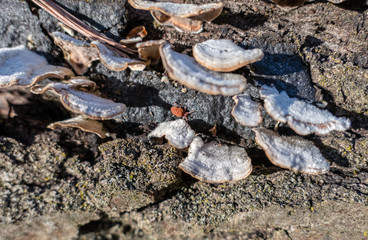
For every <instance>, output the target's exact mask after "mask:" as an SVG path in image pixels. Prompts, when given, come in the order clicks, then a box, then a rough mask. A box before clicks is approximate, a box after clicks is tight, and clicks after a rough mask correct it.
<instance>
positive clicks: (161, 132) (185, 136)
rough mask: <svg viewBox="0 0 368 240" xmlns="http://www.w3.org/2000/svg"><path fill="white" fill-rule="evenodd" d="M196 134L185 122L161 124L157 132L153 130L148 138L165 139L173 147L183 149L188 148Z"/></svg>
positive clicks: (177, 121)
mask: <svg viewBox="0 0 368 240" xmlns="http://www.w3.org/2000/svg"><path fill="white" fill-rule="evenodd" d="M194 136H195V132H194V131H193V130H192V129H191V128H190V126H189V124H188V123H187V122H186V121H185V120H183V119H178V120H175V121H169V122H163V123H160V124H159V125H158V126H157V128H156V129H155V130H153V131H152V132H151V133H150V134H149V135H148V138H150V139H152V138H163V137H165V138H166V139H167V141H168V142H169V144H171V145H172V146H174V147H176V148H179V149H183V148H187V147H188V146H189V144H190V143H191V142H192V141H193V139H194Z"/></svg>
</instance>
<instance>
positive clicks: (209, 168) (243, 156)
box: [179, 137, 252, 183]
mask: <svg viewBox="0 0 368 240" xmlns="http://www.w3.org/2000/svg"><path fill="white" fill-rule="evenodd" d="M179 168H180V169H181V170H183V171H184V172H186V173H188V174H189V175H191V176H192V177H194V178H196V179H199V180H201V181H204V182H208V183H224V182H230V181H238V180H241V179H244V178H246V177H247V176H248V175H249V174H250V173H251V172H252V164H251V160H250V158H249V157H248V155H247V153H246V151H245V149H244V148H241V147H237V146H228V145H220V144H219V143H217V142H210V143H206V144H205V143H203V141H202V139H201V138H200V137H195V138H194V140H193V142H192V143H191V144H190V147H189V151H188V156H187V157H186V158H185V159H184V161H183V162H182V163H180V164H179Z"/></svg>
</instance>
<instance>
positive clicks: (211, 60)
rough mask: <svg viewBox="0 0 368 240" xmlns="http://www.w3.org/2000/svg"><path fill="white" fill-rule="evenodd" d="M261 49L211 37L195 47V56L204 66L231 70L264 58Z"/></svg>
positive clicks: (214, 69) (226, 70)
mask: <svg viewBox="0 0 368 240" xmlns="http://www.w3.org/2000/svg"><path fill="white" fill-rule="evenodd" d="M263 56H264V54H263V51H262V50H261V49H258V48H256V49H252V50H245V49H244V48H242V47H239V46H238V45H236V44H235V43H234V42H232V41H230V40H227V39H210V40H207V41H205V42H202V43H198V44H196V45H195V46H194V47H193V57H194V58H195V60H196V61H197V62H198V63H200V64H201V65H202V66H205V67H206V68H208V69H211V70H213V71H219V72H231V71H234V70H236V69H238V68H241V67H244V66H245V65H248V64H251V63H254V62H257V61H259V60H261V59H262V58H263Z"/></svg>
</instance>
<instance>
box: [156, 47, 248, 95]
mask: <svg viewBox="0 0 368 240" xmlns="http://www.w3.org/2000/svg"><path fill="white" fill-rule="evenodd" d="M160 55H161V59H162V64H163V65H164V68H165V69H166V71H167V72H168V74H169V77H171V78H172V79H174V80H176V81H178V82H179V83H181V84H183V85H185V86H187V87H189V88H192V89H195V90H197V91H199V92H204V93H207V94H211V95H219V94H221V95H224V96H232V95H236V94H239V93H241V92H243V91H244V89H245V87H246V83H247V81H246V79H245V78H244V77H243V76H242V75H238V74H231V73H217V72H213V71H210V70H208V69H205V68H204V67H202V66H201V65H199V64H198V63H197V62H196V61H195V60H194V58H192V57H190V56H187V55H184V54H180V53H177V52H175V51H173V50H172V49H171V45H170V44H165V45H162V46H160Z"/></svg>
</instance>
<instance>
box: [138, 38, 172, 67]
mask: <svg viewBox="0 0 368 240" xmlns="http://www.w3.org/2000/svg"><path fill="white" fill-rule="evenodd" d="M165 43H166V41H165V40H163V39H161V40H150V41H146V42H142V43H137V44H136V45H135V46H136V47H137V49H138V54H139V57H140V58H141V59H143V60H146V61H150V62H151V63H157V62H158V60H160V51H159V49H160V46H161V45H164V44H165Z"/></svg>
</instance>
